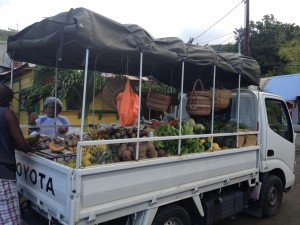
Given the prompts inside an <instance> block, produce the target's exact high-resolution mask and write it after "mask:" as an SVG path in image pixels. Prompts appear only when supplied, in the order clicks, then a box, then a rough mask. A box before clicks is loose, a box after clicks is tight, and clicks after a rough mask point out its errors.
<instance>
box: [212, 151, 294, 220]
mask: <svg viewBox="0 0 300 225" xmlns="http://www.w3.org/2000/svg"><path fill="white" fill-rule="evenodd" d="M296 162H297V165H298V166H297V168H296V181H295V184H294V187H293V189H292V190H291V191H290V192H288V193H285V194H284V195H283V202H282V206H281V209H280V212H279V213H278V214H277V215H276V216H274V217H272V218H267V219H266V218H264V219H262V218H256V217H253V216H249V215H246V214H239V215H237V216H236V217H235V218H230V219H227V220H224V221H222V222H219V223H217V224H215V225H253V224H255V225H300V197H299V193H300V176H298V175H299V174H300V151H297V152H296Z"/></svg>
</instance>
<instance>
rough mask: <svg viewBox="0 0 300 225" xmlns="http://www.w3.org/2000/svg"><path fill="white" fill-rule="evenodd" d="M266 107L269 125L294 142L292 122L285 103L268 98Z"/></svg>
mask: <svg viewBox="0 0 300 225" xmlns="http://www.w3.org/2000/svg"><path fill="white" fill-rule="evenodd" d="M266 109H267V117H268V123H269V127H270V128H271V129H272V130H273V131H274V132H275V133H277V134H279V135H280V136H282V137H283V138H285V139H286V140H288V141H290V142H293V132H292V124H291V120H290V116H289V113H288V110H287V107H286V105H285V103H284V102H282V101H280V100H276V99H269V98H267V99H266Z"/></svg>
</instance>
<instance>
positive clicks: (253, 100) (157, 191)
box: [17, 90, 295, 225]
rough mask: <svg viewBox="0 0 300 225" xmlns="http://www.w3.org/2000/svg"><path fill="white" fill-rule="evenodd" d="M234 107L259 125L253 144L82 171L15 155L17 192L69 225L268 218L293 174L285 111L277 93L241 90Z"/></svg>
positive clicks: (291, 138)
mask: <svg viewBox="0 0 300 225" xmlns="http://www.w3.org/2000/svg"><path fill="white" fill-rule="evenodd" d="M236 96H237V95H236V93H235V94H233V96H232V100H233V104H232V111H233V112H235V111H234V110H233V109H234V108H235V106H236V103H237V98H236ZM240 104H241V106H240V109H241V110H240V120H242V121H244V123H245V122H246V124H247V125H248V126H249V127H251V128H253V130H255V129H254V128H255V127H256V126H257V125H258V127H259V130H258V131H257V132H252V133H256V134H257V136H258V144H257V145H255V146H249V147H241V148H233V149H226V150H221V151H216V152H204V153H199V154H188V155H181V156H172V157H163V158H156V159H147V160H141V161H136V162H125V163H114V164H108V165H101V166H95V167H87V168H85V169H80V168H79V169H72V168H70V167H67V166H64V165H61V164H59V163H57V162H55V161H51V160H49V159H46V158H43V157H41V156H37V155H29V154H23V153H21V152H18V153H17V168H18V170H17V175H18V187H19V191H20V193H22V194H23V195H24V196H25V197H26V198H27V199H29V200H30V201H31V202H32V207H33V208H34V209H35V210H36V211H38V212H39V213H41V214H42V215H45V216H46V217H48V218H49V219H50V220H52V221H57V222H59V223H61V224H69V225H71V224H72V225H73V224H102V223H103V224H106V223H105V222H108V221H110V223H109V224H118V222H120V224H122V222H123V224H140V225H141V224H149V225H150V224H161V225H163V224H177V225H189V224H191V222H190V221H191V220H192V219H193V220H194V221H198V224H201V225H208V224H213V223H214V222H217V221H219V220H221V219H224V218H226V217H229V216H233V215H235V214H237V213H239V212H241V211H248V212H250V213H252V214H254V215H258V216H265V217H270V216H273V215H275V214H276V213H277V212H278V211H279V209H280V205H281V202H282V198H283V192H285V191H288V190H290V189H291V187H292V185H293V183H294V179H295V174H294V166H295V146H294V133H293V129H292V124H291V121H290V117H289V114H288V110H287V107H286V105H285V102H284V101H283V99H281V98H280V97H278V96H275V95H272V94H267V93H263V92H253V91H249V90H244V91H241V95H240ZM270 105H272V107H276V110H277V109H278V110H280V113H281V114H280V116H281V119H282V120H281V123H280V124H277V125H276V126H274V127H273V125H272V124H269V122H268V118H269V114H268V107H269V106H270ZM273 110H274V109H273ZM233 112H232V114H231V119H236V117H235V113H233ZM257 112H259V113H257ZM269 119H270V118H269ZM256 121H257V122H256ZM242 134H245V132H241V133H239V134H238V133H237V135H242ZM246 134H247V133H246ZM223 135H224V134H223ZM200 136H201V135H200ZM204 136H205V135H204ZM154 139H155V137H154ZM156 139H159V138H156ZM146 140H147V138H141V139H140V141H146ZM126 141H137V140H135V139H128V140H126ZM97 142H98V141H97ZM110 142H111V141H109V140H107V141H102V142H101V143H110ZM90 144H93V143H90ZM83 145H84V142H83ZM117 218H119V220H116V219H117Z"/></svg>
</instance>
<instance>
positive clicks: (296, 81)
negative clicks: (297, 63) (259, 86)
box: [264, 73, 300, 101]
mask: <svg viewBox="0 0 300 225" xmlns="http://www.w3.org/2000/svg"><path fill="white" fill-rule="evenodd" d="M264 91H265V92H269V93H273V94H276V95H280V96H282V97H283V98H284V100H286V101H290V100H296V99H297V96H300V73H296V74H290V75H282V76H274V77H272V78H271V79H270V80H269V82H268V83H267V84H266V86H265V87H264Z"/></svg>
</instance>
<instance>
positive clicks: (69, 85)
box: [24, 66, 106, 115]
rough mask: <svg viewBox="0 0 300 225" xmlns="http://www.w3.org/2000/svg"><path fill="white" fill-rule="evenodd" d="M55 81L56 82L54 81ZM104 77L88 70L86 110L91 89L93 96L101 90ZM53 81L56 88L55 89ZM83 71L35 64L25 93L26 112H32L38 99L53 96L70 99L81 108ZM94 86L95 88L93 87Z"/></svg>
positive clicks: (91, 98) (91, 95)
mask: <svg viewBox="0 0 300 225" xmlns="http://www.w3.org/2000/svg"><path fill="white" fill-rule="evenodd" d="M56 81H57V82H56ZM105 82H106V78H105V77H103V76H102V74H101V73H99V72H88V74H87V85H86V90H87V91H86V99H85V101H86V110H85V111H86V112H85V115H87V112H88V111H89V105H90V103H91V102H92V101H93V91H92V90H95V96H96V95H97V94H98V93H99V92H100V91H101V90H102V88H103V86H104V84H105ZM55 83H57V86H56V87H57V88H56V89H55ZM83 86H84V73H83V71H78V70H68V69H57V70H56V69H55V68H51V67H43V66H37V67H36V68H35V69H34V71H33V76H32V87H31V88H30V90H28V92H27V93H26V94H25V96H24V98H25V108H26V110H27V112H28V113H30V112H32V111H33V109H34V108H35V106H36V105H37V104H38V103H39V101H40V100H42V99H44V98H46V97H49V96H55V92H57V97H58V98H60V99H64V98H67V99H68V101H72V102H73V103H74V104H77V105H76V106H77V107H78V109H81V105H82V102H83ZM94 87H95V89H94Z"/></svg>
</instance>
